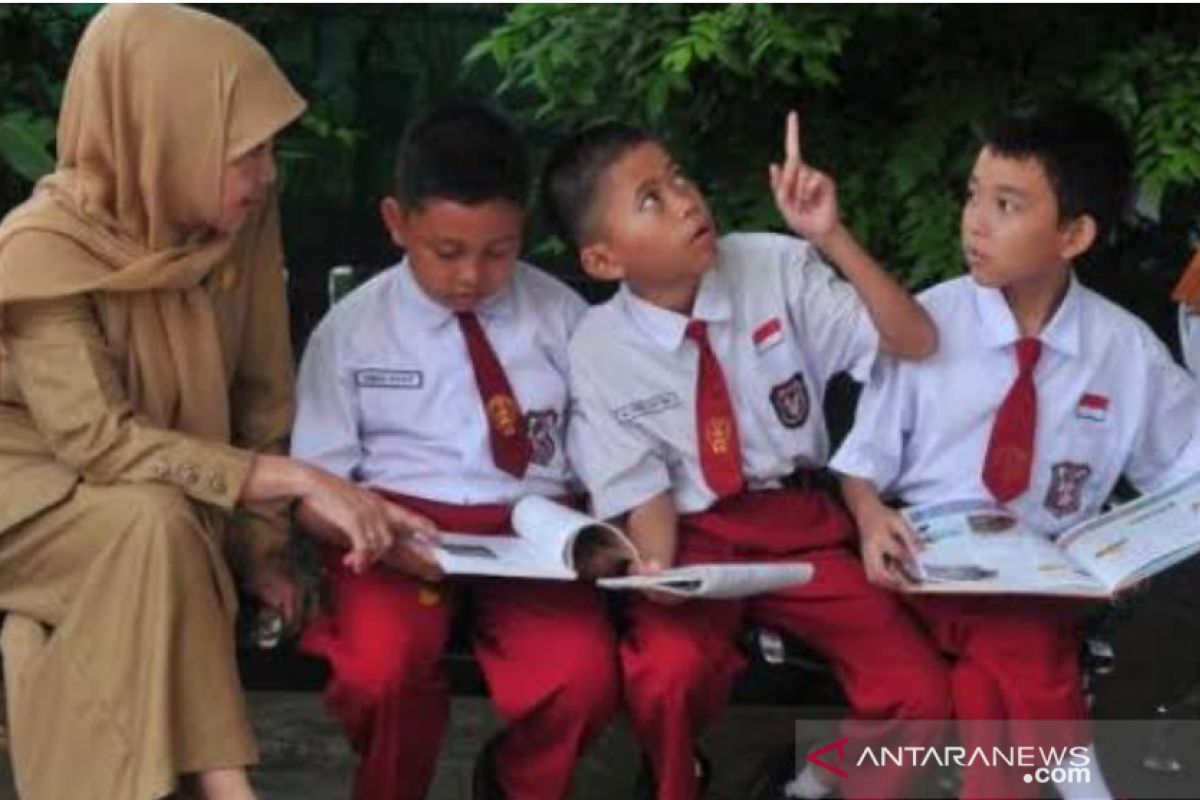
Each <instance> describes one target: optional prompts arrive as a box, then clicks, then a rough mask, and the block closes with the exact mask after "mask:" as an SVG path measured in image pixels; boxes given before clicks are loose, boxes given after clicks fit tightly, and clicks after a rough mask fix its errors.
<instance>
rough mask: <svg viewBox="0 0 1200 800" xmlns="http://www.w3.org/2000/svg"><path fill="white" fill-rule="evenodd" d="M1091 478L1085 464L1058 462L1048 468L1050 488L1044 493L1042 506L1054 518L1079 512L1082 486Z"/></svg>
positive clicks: (1090, 471) (1090, 472) (1090, 469)
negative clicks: (1044, 498)
mask: <svg viewBox="0 0 1200 800" xmlns="http://www.w3.org/2000/svg"><path fill="white" fill-rule="evenodd" d="M1091 476H1092V468H1091V467H1090V466H1088V465H1087V464H1077V463H1075V462H1073V461H1060V462H1059V463H1057V464H1055V465H1054V466H1052V467H1051V468H1050V488H1049V489H1048V490H1047V491H1046V500H1045V502H1044V505H1045V506H1046V509H1047V510H1048V511H1049V512H1050V513H1051V514H1053V515H1054V516H1056V517H1065V516H1067V515H1069V514H1074V513H1076V512H1077V511H1079V501H1080V498H1081V497H1082V496H1083V486H1084V484H1085V483H1087V480H1088V478H1090V477H1091Z"/></svg>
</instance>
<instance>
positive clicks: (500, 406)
mask: <svg viewBox="0 0 1200 800" xmlns="http://www.w3.org/2000/svg"><path fill="white" fill-rule="evenodd" d="M454 316H455V317H457V318H458V327H459V328H461V329H462V332H463V338H464V339H466V341H467V353H468V354H469V355H470V356H471V367H472V369H474V370H475V385H476V386H478V387H479V397H480V399H482V400H483V410H484V411H485V412H486V414H487V421H488V438H489V439H490V441H491V445H492V461H494V462H495V464H496V466H497V467H499V468H500V469H502V470H504V471H505V472H507V473H508V474H510V475H514V476H516V477H518V478H520V477H523V476H524V475H525V470H526V468H528V467H529V460H530V459H531V458H532V456H533V447H532V445H531V444H530V442H529V436H528V434H527V433H526V431H525V420H524V417H522V415H521V406H520V405H518V404H517V398H516V395H514V394H513V390H512V387H511V386H509V384H508V377H507V376H506V375H505V374H504V368H503V367H501V366H500V361H499V359H497V358H496V352H495V351H494V350H492V346H491V344H489V343H488V340H487V335H486V334H485V333H484V332H483V328H482V327H480V325H479V318H478V317H476V316H475V315H474V314H472V313H471V312H459V313H456V314H455V315H454Z"/></svg>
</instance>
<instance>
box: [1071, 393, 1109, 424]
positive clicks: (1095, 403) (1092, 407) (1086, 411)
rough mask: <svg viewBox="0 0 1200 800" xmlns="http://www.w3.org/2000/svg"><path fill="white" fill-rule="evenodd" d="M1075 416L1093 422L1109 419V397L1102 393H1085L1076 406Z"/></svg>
mask: <svg viewBox="0 0 1200 800" xmlns="http://www.w3.org/2000/svg"><path fill="white" fill-rule="evenodd" d="M1075 416H1077V417H1079V418H1080V419H1090V420H1091V421H1092V422H1104V420H1106V419H1108V398H1107V397H1105V396H1104V395H1102V394H1090V393H1089V394H1085V395H1083V396H1082V397H1080V398H1079V404H1078V405H1076V406H1075Z"/></svg>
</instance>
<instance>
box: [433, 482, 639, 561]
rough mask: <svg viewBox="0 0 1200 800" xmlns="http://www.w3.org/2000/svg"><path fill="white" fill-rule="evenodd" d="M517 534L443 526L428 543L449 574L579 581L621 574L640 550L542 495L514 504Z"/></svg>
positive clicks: (612, 530)
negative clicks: (480, 531)
mask: <svg viewBox="0 0 1200 800" xmlns="http://www.w3.org/2000/svg"><path fill="white" fill-rule="evenodd" d="M512 523H513V534H512V535H509V536H503V535H501V536H494V535H478V534H468V533H455V532H452V531H445V532H442V533H440V534H439V535H438V537H437V539H436V540H434V541H433V542H431V543H430V545H431V548H432V550H433V552H434V555H435V556H436V557H437V560H438V563H439V564H440V565H441V567H442V569H443V570H445V571H446V573H447V574H451V575H490V576H495V577H505V578H540V579H544V580H567V581H569V580H575V579H576V578H579V577H582V578H588V579H590V578H596V577H601V576H604V575H622V574H624V573H625V572H626V571H628V568H629V565H630V564H631V563H632V562H634V561H636V559H637V551H636V550H635V549H634V547H633V544H632V543H631V542H630V541H629V540H628V539H627V538H626V537H625V535H624V534H623V533H621V532H620V531H619V530H617V529H616V528H615V527H613V526H612V525H608V524H606V523H603V522H600V521H599V520H596V519H593V518H592V517H589V516H588V515H587V514H582V513H580V512H578V511H576V510H575V509H573V508H569V507H567V506H564V505H562V504H561V503H556V502H554V501H553V500H549V499H547V498H544V497H538V496H535V495H531V496H529V497H524V498H522V499H521V500H519V501H518V502H517V504H516V505H515V506H514V507H513V513H512Z"/></svg>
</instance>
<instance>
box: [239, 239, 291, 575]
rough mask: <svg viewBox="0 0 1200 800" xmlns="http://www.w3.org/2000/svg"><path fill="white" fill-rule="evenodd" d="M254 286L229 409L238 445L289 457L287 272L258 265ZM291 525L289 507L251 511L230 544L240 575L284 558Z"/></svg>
mask: <svg viewBox="0 0 1200 800" xmlns="http://www.w3.org/2000/svg"><path fill="white" fill-rule="evenodd" d="M274 230H277V228H275V229H274ZM276 235H277V234H276ZM275 252H278V248H275ZM249 281H250V285H249V287H248V290H249V293H250V297H249V303H248V306H249V309H250V313H249V314H248V315H247V318H246V323H245V329H244V336H243V340H242V343H241V345H242V346H241V353H240V355H239V358H238V368H237V371H236V373H235V374H234V379H233V391H232V392H231V395H230V403H229V404H230V411H231V414H232V417H233V420H232V422H233V436H234V443H235V444H236V445H238V446H239V447H244V448H246V449H248V450H254V451H257V452H263V453H276V454H286V453H287V436H288V432H289V431H290V430H291V427H292V419H293V417H294V415H295V410H296V407H295V386H296V380H295V371H294V364H293V360H292V346H291V331H290V329H289V325H288V315H287V296H286V284H285V282H284V272H283V267H282V265H281V264H279V263H265V264H257V265H255V267H254V268H253V269H252V270H251V271H250V274H249ZM289 524H290V520H289V516H288V504H287V503H286V502H279V503H254V504H251V505H248V506H247V508H246V513H245V514H244V515H241V516H239V517H238V520H237V525H235V527H234V532H233V536H232V538H231V540H230V544H231V551H230V555H231V557H232V559H233V562H234V568H235V571H237V572H238V574H239V575H242V576H245V575H247V574H249V572H250V569H251V565H252V564H254V563H257V562H261V561H263V560H266V559H270V558H278V557H281V556H282V555H283V552H284V548H285V547H286V546H287V541H288V529H289Z"/></svg>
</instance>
